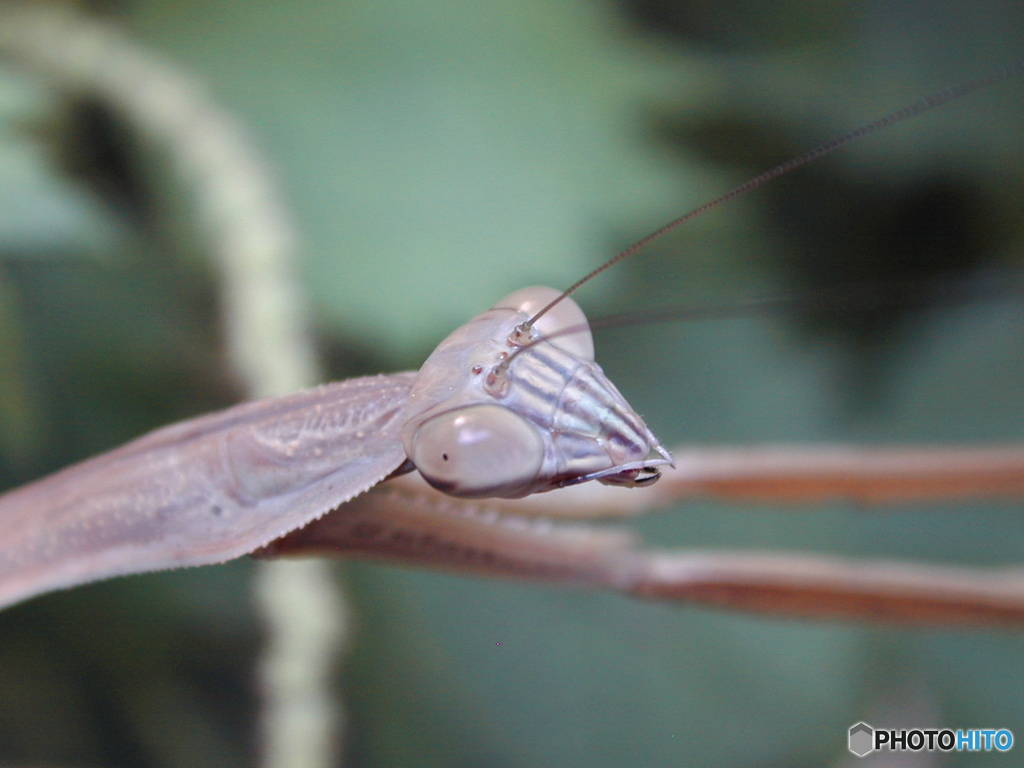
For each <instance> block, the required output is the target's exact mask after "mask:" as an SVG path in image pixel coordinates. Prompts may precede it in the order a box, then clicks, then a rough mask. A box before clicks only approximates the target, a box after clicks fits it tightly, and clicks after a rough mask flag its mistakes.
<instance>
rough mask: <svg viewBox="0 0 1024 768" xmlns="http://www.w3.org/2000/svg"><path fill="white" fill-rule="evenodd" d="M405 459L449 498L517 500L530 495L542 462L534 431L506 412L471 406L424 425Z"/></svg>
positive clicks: (498, 409)
mask: <svg viewBox="0 0 1024 768" xmlns="http://www.w3.org/2000/svg"><path fill="white" fill-rule="evenodd" d="M410 448H411V450H410V451H409V458H410V459H411V460H412V463H413V464H415V465H416V468H417V469H418V470H419V471H420V474H421V475H423V477H424V479H425V480H426V481H427V482H428V483H430V484H431V485H432V486H434V487H435V488H437V489H438V490H439V491H443V492H445V493H447V494H449V495H451V496H461V497H464V498H479V497H485V496H492V497H493V496H497V497H503V498H518V497H520V496H524V495H526V494H527V493H530V492H531V490H532V489H533V486H534V484H535V483H536V480H537V475H538V474H539V472H540V467H541V462H542V461H543V459H544V442H543V440H542V439H541V437H540V435H539V434H538V433H537V430H536V428H535V427H533V426H532V425H531V424H530V423H528V422H527V421H526V420H525V419H523V418H522V417H520V416H517V415H516V414H515V413H513V412H512V411H510V410H508V409H507V408H503V407H501V406H498V405H473V406H469V407H466V408H459V409H456V410H452V411H447V412H445V413H441V414H438V415H437V416H434V417H433V418H431V419H428V420H427V421H425V422H423V424H421V425H420V427H419V429H417V430H416V433H415V435H414V437H413V440H412V445H411V446H410Z"/></svg>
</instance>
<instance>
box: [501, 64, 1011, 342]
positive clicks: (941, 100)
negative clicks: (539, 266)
mask: <svg viewBox="0 0 1024 768" xmlns="http://www.w3.org/2000/svg"><path fill="white" fill-rule="evenodd" d="M1021 72H1024V59H1020V60H1018V61H1016V62H1014V63H1012V64H1008V65H1006V66H1003V67H1000V68H999V69H995V70H992V71H991V72H988V73H987V74H984V75H980V76H978V77H974V78H971V79H970V80H966V81H964V82H962V83H960V84H958V85H954V86H952V87H950V88H946V89H944V90H942V91H938V92H937V93H933V94H932V95H931V96H926V97H925V98H923V99H920V100H919V101H915V102H913V103H912V104H909V105H907V106H905V107H903V108H902V109H897V110H896V111H895V112H890V113H889V114H887V115H885V116H884V117H880V118H878V119H877V120H872V121H871V122H869V123H865V124H864V125H862V126H860V127H859V128H855V129H853V130H852V131H849V132H848V133H844V134H842V135H840V136H836V137H835V138H833V139H830V140H829V141H825V142H823V143H821V144H819V145H818V146H816V147H814V148H813V149H809V150H807V151H806V152H804V153H802V154H800V155H797V156H796V157H794V158H791V159H790V160H787V161H786V162H784V163H781V164H780V165H776V166H775V167H774V168H770V169H769V170H767V171H765V172H764V173H762V174H760V175H758V176H755V177H754V178H752V179H750V180H749V181H745V182H744V183H742V184H740V185H739V186H737V187H733V188H732V189H730V190H729V191H728V192H726V193H724V194H722V195H719V196H718V197H716V198H715V199H714V200H711V201H709V202H707V203H704V204H703V205H701V206H699V207H697V208H694V209H693V210H692V211H690V212H688V213H684V214H683V215H682V216H680V217H679V218H678V219H674V220H672V221H670V222H669V223H668V224H665V225H664V226H662V227H659V228H658V229H656V230H654V231H653V232H651V233H650V234H649V235H647V236H646V237H642V238H640V239H639V240H637V241H636V242H635V243H633V244H632V245H631V246H629V247H628V248H627V249H626V250H624V251H622V252H621V253H619V254H618V255H617V256H613V257H612V258H610V259H608V261H606V262H605V263H604V264H602V265H601V266H599V267H597V268H596V269H594V270H592V271H591V272H589V273H587V274H586V275H584V276H583V277H582V278H580V279H579V280H577V281H576V282H575V283H573V284H572V285H571V286H569V287H568V288H567V289H566V290H565V292H563V293H562V295H561V296H559V297H558V298H557V299H555V300H554V301H552V302H551V303H549V304H548V305H547V306H546V307H544V308H543V309H542V310H540V312H538V313H537V314H536V315H534V316H533V317H532V318H530V319H529V320H528V321H527V322H525V323H524V324H523V325H521V326H520V327H519V328H518V329H517V331H516V336H517V339H529V337H530V330H531V329H532V328H533V325H534V323H536V322H537V320H539V319H540V318H541V317H543V316H544V315H545V314H546V313H547V312H548V311H549V310H550V309H552V308H553V307H554V306H555V305H556V304H558V303H559V302H560V301H562V299H564V298H566V297H568V296H569V295H570V294H572V293H573V292H574V291H576V290H577V289H578V288H580V286H582V285H584V284H585V283H588V282H589V281H591V280H593V279H594V278H595V277H597V276H598V275H600V274H601V273H602V272H604V271H605V270H608V269H611V268H612V267H614V266H615V265H616V264H618V263H619V262H620V261H623V260H624V259H628V258H629V257H630V256H632V255H633V254H634V253H636V252H637V251H639V250H640V249H641V248H643V247H645V246H646V245H648V244H650V243H651V242H653V241H654V240H657V239H658V238H659V237H661V236H662V235H665V234H667V233H669V232H671V231H672V230H674V229H676V228H677V227H681V226H682V225H683V224H686V223H687V222H690V221H693V220H694V219H696V218H697V217H698V216H703V215H704V214H705V213H707V212H708V211H710V210H711V209H713V208H717V207H718V206H720V205H724V204H725V203H728V202H729V201H730V200H735V199H736V198H737V197H739V196H740V195H744V194H746V193H747V192H750V191H751V190H754V189H757V188H758V187H760V186H761V185H762V184H765V183H767V182H769V181H771V180H772V179H777V178H778V177H779V176H782V175H783V174H786V173H789V172H790V171H792V170H795V169H797V168H799V167H800V166H802V165H807V163H809V162H811V161H812V160H817V159H819V158H822V157H825V156H826V155H830V154H832V153H833V152H835V151H836V150H837V149H840V148H842V147H845V146H847V145H849V144H852V143H853V142H854V141H857V140H858V139H861V138H864V137H865V136H869V135H871V134H874V133H878V132H879V131H882V130H885V129H886V128H889V127H891V126H893V125H895V124H896V123H900V122H902V121H904V120H907V119H908V118H911V117H917V116H918V115H921V114H924V113H925V112H929V111H931V110H933V109H935V108H936V107H941V106H942V105H943V104H946V103H947V102H950V101H953V100H954V99H958V98H960V97H961V96H966V95H968V94H970V93H973V92H974V91H978V90H980V89H982V88H985V87H987V86H989V85H994V84H995V83H999V82H1002V81H1003V80H1007V79H1009V78H1011V77H1014V76H1015V75H1018V74H1020V73H1021Z"/></svg>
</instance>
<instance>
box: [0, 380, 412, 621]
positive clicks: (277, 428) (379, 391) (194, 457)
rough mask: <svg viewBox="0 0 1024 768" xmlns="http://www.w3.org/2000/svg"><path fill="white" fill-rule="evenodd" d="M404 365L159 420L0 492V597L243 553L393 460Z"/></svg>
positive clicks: (357, 489)
mask: <svg viewBox="0 0 1024 768" xmlns="http://www.w3.org/2000/svg"><path fill="white" fill-rule="evenodd" d="M415 377H416V374H415V373H399V374H393V375H390V376H372V377H366V378H359V379H350V380H348V381H343V382H338V383H334V384H327V385H324V386H321V387H317V388H315V389H310V390H306V391H303V392H298V393H296V394H293V395H288V396H285V397H279V398H272V399H267V400H260V401H257V402H253V403H245V404H242V405H238V406H235V407H233V408H229V409H227V410H225V411H221V412H219V413H213V414H210V415H208V416H202V417H199V418H196V419H192V420H189V421H185V422H181V423H179V424H175V425H172V426H170V427H165V428H163V429H158V430H156V431H155V432H151V433H149V434H148V435H145V436H143V437H141V438H139V439H137V440H135V441H133V442H131V443H128V444H127V445H124V446H122V447H120V448H118V449H116V450H114V451H111V452H109V453H106V454H103V455H101V456H97V457H95V458H92V459H89V460H87V461H84V462H82V463H80V464H76V465H74V466H71V467H68V468H67V469H65V470H63V471H61V472H58V473H57V474H55V475H51V476H49V477H47V478H45V479H42V480H39V481H36V482H35V483H32V484H30V485H27V486H24V487H22V488H18V489H16V490H14V491H11V492H9V493H7V494H6V495H3V496H0V606H4V605H9V604H11V603H15V602H18V601H20V600H23V599H25V598H28V597H31V596H32V595H35V594H38V593H41V592H46V591H49V590H52V589H60V588H64V587H70V586H73V585H76V584H81V583H84V582H88V581H95V580H98V579H103V578H107V577H110V576H117V575H124V574H129V573H141V572H144V571H154V570H161V569H165V568H175V567H180V566H187V565H206V564H210V563H217V562H223V561H225V560H230V559H232V558H235V557H239V556H241V555H244V554H246V553H248V552H251V551H252V550H254V549H256V548H258V547H260V546H263V545H265V544H267V543H268V542H270V541H272V540H274V539H276V538H278V537H280V536H282V535H284V534H285V533H287V532H288V531H291V530H294V529H296V528H299V527H301V526H303V525H306V524H307V523H309V522H310V521H311V520H314V519H315V518H317V517H320V516H321V515H323V514H325V513H327V512H329V511H330V510H332V509H334V508H335V507H337V506H338V505H340V504H342V503H344V502H346V501H348V500H349V499H351V498H353V497H354V496H357V495H359V494H361V493H363V492H365V491H366V490H368V489H369V488H371V487H372V486H374V485H376V484H377V483H379V482H380V481H381V480H383V479H384V478H385V477H387V476H388V475H389V474H391V473H392V472H393V471H395V470H396V469H397V468H398V467H399V466H401V464H402V463H403V462H404V461H405V451H404V450H403V449H402V443H401V440H400V437H399V434H400V432H401V428H402V421H401V414H402V408H403V406H404V405H405V402H406V399H407V398H408V395H409V390H410V389H411V387H412V383H413V381H414V379H415Z"/></svg>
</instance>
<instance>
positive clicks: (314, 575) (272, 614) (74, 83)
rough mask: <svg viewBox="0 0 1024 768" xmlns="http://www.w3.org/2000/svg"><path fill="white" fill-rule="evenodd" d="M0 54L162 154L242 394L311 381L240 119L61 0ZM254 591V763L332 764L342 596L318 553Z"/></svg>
mask: <svg viewBox="0 0 1024 768" xmlns="http://www.w3.org/2000/svg"><path fill="white" fill-rule="evenodd" d="M0 53H2V54H4V55H5V56H7V57H9V58H11V59H13V60H15V61H16V62H18V63H19V64H20V65H22V66H27V67H30V68H32V69H33V70H36V71H40V72H42V73H44V74H46V75H47V76H48V77H49V78H51V79H52V81H53V82H54V83H55V84H56V85H57V87H58V88H60V89H62V90H66V91H70V92H74V93H78V94H86V95H89V96H92V97H93V98H98V99H100V100H102V101H103V102H104V103H105V104H106V105H107V106H109V107H110V108H111V109H112V110H114V111H115V112H116V113H117V114H119V115H120V116H121V118H122V119H123V120H124V121H125V122H126V123H127V124H128V125H130V126H131V127H132V128H133V129H135V130H136V131H137V132H138V133H139V134H140V136H141V137H142V138H143V140H144V141H145V142H147V143H150V144H152V145H155V146H157V147H158V148H159V150H160V151H161V152H162V153H166V156H167V157H168V158H169V160H170V161H171V166H172V167H173V168H174V171H175V172H176V173H177V174H178V175H179V176H180V178H181V180H182V181H183V182H184V183H185V185H186V187H187V189H188V190H190V194H191V197H192V203H193V205H194V208H195V213H196V215H198V216H199V217H200V218H201V220H202V224H203V226H204V227H205V230H206V232H205V234H206V236H207V237H208V238H209V241H210V250H211V253H212V255H213V258H214V259H215V262H216V266H217V268H218V271H219V273H220V278H221V283H222V290H221V296H222V306H223V323H224V327H225V332H226V335H227V347H228V350H229V353H230V355H231V360H232V363H233V365H234V366H235V369H236V371H237V372H238V373H239V375H240V376H241V378H242V380H243V381H244V382H245V385H246V387H247V389H248V394H249V395H250V396H251V397H253V398H261V397H269V396H273V395H282V394H286V393H289V392H292V391H295V390H297V389H301V388H302V387H306V386H310V385H311V384H313V383H315V382H317V381H318V380H319V376H318V371H317V365H316V362H315V360H314V354H313V351H312V345H311V343H310V339H309V336H308V333H307V321H306V316H305V304H304V301H303V298H302V294H301V291H300V290H299V288H298V286H297V285H296V282H295V279H294V275H293V263H292V262H293V259H294V255H295V250H296V248H295V237H294V233H293V229H292V227H291V224H290V223H289V221H288V219H287V216H286V213H285V210H284V207H283V206H282V204H281V203H280V201H279V200H278V198H277V195H276V193H275V187H274V184H273V182H272V180H271V175H270V174H269V173H268V171H267V169H266V167H265V165H264V163H263V162H262V159H261V158H260V155H259V153H258V151H257V150H256V148H255V146H254V145H253V143H252V141H251V140H250V139H249V137H248V136H247V135H246V133H245V131H244V130H243V129H242V127H241V126H240V125H239V123H238V122H237V121H236V120H235V119H233V118H232V117H231V116H230V115H229V114H228V113H227V112H225V111H224V110H223V109H221V108H220V107H218V106H217V105H216V104H215V103H214V101H213V100H212V99H211V98H210V96H209V95H208V94H207V93H206V92H205V91H204V89H203V87H202V86H201V85H200V84H198V83H197V82H196V81H195V80H193V79H192V78H190V77H189V76H188V75H186V74H184V73H182V72H181V71H180V70H179V69H177V68H176V67H174V66H173V65H171V64H169V63H167V62H165V61H163V60H162V59H161V58H159V57H157V56H154V55H153V54H152V53H151V52H150V51H147V50H145V49H144V48H142V47H141V46H139V45H138V44H136V43H135V42H133V41H132V40H130V39H129V37H128V36H126V35H125V34H124V33H122V32H120V31H118V30H116V29H114V28H112V27H110V26H108V25H106V24H103V23H100V22H98V21H96V20H94V19H90V18H89V17H87V16H84V15H82V14H81V13H79V12H77V11H75V10H74V9H73V8H71V7H70V6H65V5H62V4H52V5H51V4H45V5H43V4H26V5H24V6H21V5H17V6H12V7H8V8H6V9H4V10H3V12H2V14H0ZM255 591H256V600H257V602H258V604H259V610H260V613H261V614H262V615H263V618H264V621H265V622H266V631H267V641H266V647H265V649H264V656H263V660H262V663H261V667H260V677H261V685H262V690H263V695H264V701H263V723H262V733H261V736H262V739H263V754H262V764H263V765H264V766H265V768H286V767H287V768H327V766H333V765H337V764H338V760H339V758H340V744H341V739H340V731H341V728H342V725H341V723H340V722H339V721H340V717H339V714H338V713H339V712H340V707H339V706H338V704H337V702H335V700H334V697H333V694H332V690H331V672H332V671H333V669H334V667H335V662H336V659H337V657H338V655H339V653H340V651H341V645H342V641H343V638H344V635H345V626H346V624H347V622H346V611H345V603H344V598H343V595H342V594H341V592H340V591H339V590H338V589H337V588H336V587H335V585H334V582H333V579H332V577H331V574H330V572H329V567H328V565H327V564H326V563H325V562H324V561H318V560H315V559H309V560H301V561H278V562H265V563H261V564H260V570H259V574H258V580H257V583H256V590H255Z"/></svg>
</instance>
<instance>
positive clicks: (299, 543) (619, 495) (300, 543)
mask: <svg viewBox="0 0 1024 768" xmlns="http://www.w3.org/2000/svg"><path fill="white" fill-rule="evenodd" d="M398 482H402V481H401V480H398ZM663 484H664V481H663ZM657 487H659V486H654V488H655V489H656V488H657ZM418 493H419V492H418ZM626 493H630V492H625V490H624V492H621V493H620V494H618V497H620V499H622V498H623V495H624V494H626ZM541 499H542V500H543V499H544V497H541ZM616 501H617V500H616ZM586 504H591V502H586ZM295 544H296V546H299V545H302V546H306V544H308V543H306V544H303V543H302V542H298V543H295Z"/></svg>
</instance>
